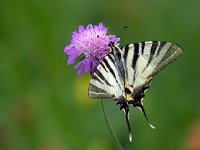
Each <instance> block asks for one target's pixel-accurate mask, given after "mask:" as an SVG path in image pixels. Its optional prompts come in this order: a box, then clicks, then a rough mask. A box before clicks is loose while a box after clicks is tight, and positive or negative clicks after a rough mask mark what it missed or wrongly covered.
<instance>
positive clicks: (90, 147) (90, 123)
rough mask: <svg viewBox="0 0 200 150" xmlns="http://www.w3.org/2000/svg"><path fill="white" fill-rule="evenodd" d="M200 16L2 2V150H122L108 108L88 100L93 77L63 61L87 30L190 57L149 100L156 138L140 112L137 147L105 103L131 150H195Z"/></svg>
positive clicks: (142, 0) (115, 6)
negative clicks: (169, 45)
mask: <svg viewBox="0 0 200 150" xmlns="http://www.w3.org/2000/svg"><path fill="white" fill-rule="evenodd" d="M199 14H200V1H198V0H191V1H188V0H176V1H174V0H162V1H161V0H152V1H150V0H112V1H107V0H96V1H94V0H84V1H81V0H65V1H64V0H57V1H47V0H34V1H31V0H18V1H11V0H1V1H0V149H1V150H115V149H117V148H116V147H115V145H114V143H113V140H112V137H111V135H110V134H109V132H108V129H107V127H106V125H105V120H104V118H103V115H102V109H101V107H100V102H99V101H93V100H91V99H90V98H88V96H87V88H88V84H89V80H90V77H89V75H84V76H82V77H78V76H77V73H76V70H74V69H73V66H67V56H66V55H65V54H64V52H63V49H64V47H65V46H66V45H67V44H69V43H70V38H71V35H72V32H73V31H76V30H77V29H78V26H79V25H81V24H82V25H85V26H86V25H87V24H89V23H93V24H98V23H99V22H103V23H104V25H105V26H107V27H109V31H110V33H112V34H116V35H117V36H119V37H120V38H121V45H124V44H127V43H130V42H136V41H144V40H165V41H171V42H176V43H178V44H179V45H181V46H182V47H183V48H184V54H183V56H182V57H181V58H180V59H178V60H177V61H176V62H174V63H173V64H171V65H170V66H168V67H167V68H166V69H165V70H163V71H162V72H161V73H160V74H159V75H158V76H157V77H156V79H154V81H153V83H152V86H151V88H150V90H149V91H148V92H147V93H146V98H145V101H144V105H145V108H146V111H147V113H148V115H149V118H150V120H151V122H152V124H154V125H155V126H156V130H153V129H151V128H149V126H148V125H147V123H146V121H145V119H144V117H143V116H142V114H141V113H140V112H139V110H137V109H135V108H132V109H131V114H130V119H131V125H132V128H133V142H132V143H130V142H129V141H128V135H127V126H126V123H125V120H124V116H123V113H122V112H121V111H120V110H119V108H118V106H116V104H115V103H114V102H113V101H105V104H106V109H107V111H108V114H109V116H108V117H109V118H110V121H111V124H112V126H113V129H114V131H115V132H116V134H117V136H118V138H119V140H120V142H121V144H122V145H123V147H124V148H125V149H127V150H128V149H137V150H145V149H148V150H160V149H162V150H182V149H187V144H188V141H189V135H190V131H191V128H192V125H193V124H194V123H195V122H196V121H198V120H200V95H199V89H200V81H199V76H200V70H199V69H200V68H199V58H200V50H199V42H200V36H199V34H200V19H199ZM124 26H128V28H125V29H124V28H123V27H124Z"/></svg>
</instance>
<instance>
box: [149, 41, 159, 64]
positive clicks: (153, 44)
mask: <svg viewBox="0 0 200 150" xmlns="http://www.w3.org/2000/svg"><path fill="white" fill-rule="evenodd" d="M157 47H158V41H153V43H152V46H151V50H150V58H149V60H148V63H147V66H146V68H147V67H148V66H149V64H150V63H151V61H152V59H153V55H154V54H155V51H156V48H157Z"/></svg>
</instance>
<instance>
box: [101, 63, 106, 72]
mask: <svg viewBox="0 0 200 150" xmlns="http://www.w3.org/2000/svg"><path fill="white" fill-rule="evenodd" d="M100 65H101V66H102V67H103V69H104V70H105V71H106V72H108V70H107V69H106V67H105V66H104V63H103V62H101V63H100Z"/></svg>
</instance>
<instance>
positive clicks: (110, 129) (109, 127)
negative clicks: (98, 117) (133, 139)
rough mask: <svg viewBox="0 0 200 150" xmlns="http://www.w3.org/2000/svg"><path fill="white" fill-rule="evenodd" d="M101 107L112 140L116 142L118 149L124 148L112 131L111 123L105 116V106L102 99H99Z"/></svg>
mask: <svg viewBox="0 0 200 150" xmlns="http://www.w3.org/2000/svg"><path fill="white" fill-rule="evenodd" d="M101 107H102V110H103V115H104V118H105V121H106V125H107V127H108V130H109V131H110V134H111V135H112V138H113V140H114V141H115V143H116V146H117V147H118V149H119V150H124V149H123V147H122V146H121V144H120V142H119V140H118V138H117V136H116V134H115V133H114V131H113V129H112V127H111V125H110V122H109V120H108V117H107V114H106V110H105V107H104V104H103V100H101Z"/></svg>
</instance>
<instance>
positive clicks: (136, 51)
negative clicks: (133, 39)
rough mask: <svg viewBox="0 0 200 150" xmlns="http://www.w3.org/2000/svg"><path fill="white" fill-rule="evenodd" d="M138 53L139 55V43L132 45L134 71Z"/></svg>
mask: <svg viewBox="0 0 200 150" xmlns="http://www.w3.org/2000/svg"><path fill="white" fill-rule="evenodd" d="M138 53H139V43H135V44H134V55H133V61H132V67H133V69H135V66H136V63H137V60H138V56H139V55H138Z"/></svg>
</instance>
